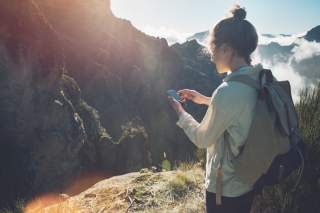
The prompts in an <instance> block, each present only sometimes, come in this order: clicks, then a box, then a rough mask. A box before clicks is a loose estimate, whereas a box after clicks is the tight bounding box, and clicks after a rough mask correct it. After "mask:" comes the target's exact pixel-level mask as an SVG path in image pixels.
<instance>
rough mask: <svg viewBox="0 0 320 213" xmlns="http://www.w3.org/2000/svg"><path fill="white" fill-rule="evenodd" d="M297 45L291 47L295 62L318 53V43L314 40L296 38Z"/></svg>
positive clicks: (319, 45) (319, 47) (319, 48)
mask: <svg viewBox="0 0 320 213" xmlns="http://www.w3.org/2000/svg"><path fill="white" fill-rule="evenodd" d="M295 43H296V44H297V46H295V47H294V48H293V49H292V52H293V56H292V58H294V59H295V60H296V61H297V62H300V61H301V60H303V59H307V58H311V57H314V56H318V55H320V43H318V42H315V41H312V42H311V41H307V40H305V39H304V38H301V39H298V40H297V41H296V42H295Z"/></svg>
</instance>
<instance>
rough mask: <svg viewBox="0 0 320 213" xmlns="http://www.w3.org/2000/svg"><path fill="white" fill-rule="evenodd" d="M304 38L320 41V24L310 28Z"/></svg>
mask: <svg viewBox="0 0 320 213" xmlns="http://www.w3.org/2000/svg"><path fill="white" fill-rule="evenodd" d="M304 38H305V39H306V40H308V41H316V42H320V25H318V26H316V27H314V28H312V29H311V30H309V31H308V32H307V34H306V35H305V36H304Z"/></svg>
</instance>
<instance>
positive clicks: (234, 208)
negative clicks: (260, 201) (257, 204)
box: [206, 190, 255, 213]
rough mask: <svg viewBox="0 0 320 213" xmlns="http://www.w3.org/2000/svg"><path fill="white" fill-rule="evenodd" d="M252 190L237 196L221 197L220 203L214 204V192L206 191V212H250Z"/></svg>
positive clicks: (252, 196)
mask: <svg viewBox="0 0 320 213" xmlns="http://www.w3.org/2000/svg"><path fill="white" fill-rule="evenodd" d="M254 194H255V193H254V190H252V191H249V192H247V193H245V194H243V195H241V196H239V197H225V196H222V197H221V203H222V204H221V205H219V206H216V194H215V193H212V192H209V191H206V213H250V209H251V205H252V201H253V198H254Z"/></svg>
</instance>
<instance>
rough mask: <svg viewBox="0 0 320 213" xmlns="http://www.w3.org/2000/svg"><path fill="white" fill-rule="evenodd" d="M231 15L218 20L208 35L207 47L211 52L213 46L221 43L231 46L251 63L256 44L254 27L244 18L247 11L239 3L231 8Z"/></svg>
mask: <svg viewBox="0 0 320 213" xmlns="http://www.w3.org/2000/svg"><path fill="white" fill-rule="evenodd" d="M230 12H231V14H232V16H231V17H227V18H225V19H222V20H221V21H219V22H218V23H217V24H216V25H215V27H214V28H213V31H211V33H210V35H209V36H210V37H209V49H210V51H211V53H212V51H213V50H214V48H216V47H217V48H218V47H219V46H220V45H221V44H227V45H228V46H230V47H232V48H233V49H234V50H235V51H236V52H237V54H238V55H239V56H242V57H244V58H245V60H246V62H247V63H248V64H251V58H250V55H251V53H252V52H253V51H254V50H255V49H256V47H257V45H258V34H257V32H256V29H255V27H254V26H253V25H252V24H251V23H250V22H249V21H247V20H245V18H246V15H247V12H246V11H245V9H244V8H241V7H240V6H239V5H235V6H234V8H232V9H231V11H230Z"/></svg>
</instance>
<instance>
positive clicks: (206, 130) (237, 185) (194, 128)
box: [168, 5, 262, 213]
mask: <svg viewBox="0 0 320 213" xmlns="http://www.w3.org/2000/svg"><path fill="white" fill-rule="evenodd" d="M231 14H232V16H231V17H227V18H225V19H223V20H221V21H220V22H218V23H217V24H216V26H215V27H214V28H213V31H211V33H210V45H209V49H210V53H211V59H212V61H213V62H214V63H215V65H216V68H217V71H218V72H219V73H226V72H227V74H228V75H227V76H226V77H225V78H224V79H223V82H222V83H221V84H220V85H219V86H218V87H217V88H216V89H215V90H214V92H213V93H212V97H206V96H204V95H202V94H200V93H199V92H197V91H195V90H190V89H182V90H179V91H178V93H179V95H180V97H181V99H182V102H184V101H186V100H190V101H193V102H194V103H196V104H205V105H207V106H208V109H207V112H206V114H205V116H204V118H203V120H202V121H201V123H198V122H197V121H196V120H195V119H194V118H193V117H192V116H191V115H190V114H189V113H187V112H186V111H185V110H184V108H183V106H182V105H181V103H180V102H178V101H176V100H175V99H173V98H171V97H170V96H168V98H169V103H170V104H171V105H172V107H173V108H174V110H175V111H176V112H177V114H178V117H179V120H178V121H177V123H176V124H177V125H178V126H179V127H181V128H182V129H183V130H184V132H185V133H186V135H187V136H188V138H189V139H190V140H191V141H192V142H193V143H194V144H195V145H196V146H197V147H199V148H207V156H206V160H207V161H206V177H205V189H206V191H205V196H206V212H207V213H211V212H213V213H217V212H223V213H231V212H234V213H249V212H250V209H251V204H252V201H253V198H254V190H253V187H252V186H250V185H246V184H245V183H242V182H241V181H240V180H238V179H237V178H236V177H235V171H234V169H233V167H232V164H231V162H230V159H231V158H230V156H231V155H230V154H233V156H237V155H238V154H239V149H240V146H241V145H243V144H244V142H245V140H246V136H247V135H248V133H249V129H250V124H251V121H252V118H253V111H254V106H255V101H256V99H257V92H256V91H255V89H253V88H251V87H250V86H248V85H245V84H243V83H240V82H234V81H230V82H228V81H227V80H228V78H230V76H233V75H248V76H250V77H251V78H253V79H255V80H257V79H258V73H259V71H260V70H261V69H262V65H261V64H260V63H258V64H256V65H251V58H250V55H251V53H252V52H253V51H254V50H255V49H256V47H257V44H258V35H257V32H256V30H255V27H254V26H253V25H252V24H251V23H250V22H249V21H247V20H245V17H246V11H245V9H244V8H241V7H240V6H239V5H236V6H235V8H234V9H232V10H231ZM226 143H229V146H226ZM230 152H232V153H230Z"/></svg>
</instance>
